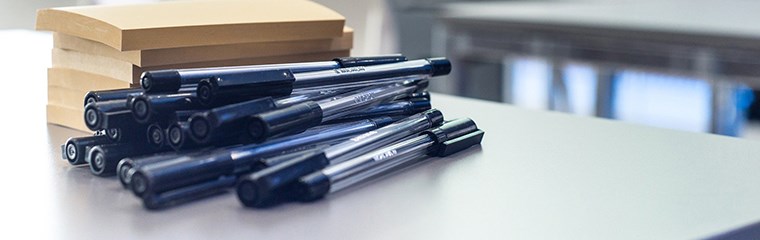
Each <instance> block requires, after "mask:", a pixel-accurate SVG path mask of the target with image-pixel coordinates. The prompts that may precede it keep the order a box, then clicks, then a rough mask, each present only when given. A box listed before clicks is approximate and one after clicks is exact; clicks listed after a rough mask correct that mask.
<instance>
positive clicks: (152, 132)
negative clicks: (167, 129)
mask: <svg viewBox="0 0 760 240" xmlns="http://www.w3.org/2000/svg"><path fill="white" fill-rule="evenodd" d="M146 133H147V140H148V146H150V147H152V148H153V149H156V150H158V149H160V148H161V147H162V146H164V143H165V142H166V134H164V129H163V128H161V125H159V124H158V123H153V124H151V125H148V129H147V132H146Z"/></svg>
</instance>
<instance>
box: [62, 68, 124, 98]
mask: <svg viewBox="0 0 760 240" xmlns="http://www.w3.org/2000/svg"><path fill="white" fill-rule="evenodd" d="M47 73H48V86H49V87H52V86H55V87H62V88H66V89H74V90H81V91H84V92H87V91H96V90H109V89H118V88H128V87H130V85H131V84H130V83H128V82H125V81H121V80H118V79H115V78H109V77H106V76H101V75H97V74H92V73H88V72H83V71H78V70H74V69H67V68H48V72H47ZM82 96H84V95H82ZM80 100H82V99H80Z"/></svg>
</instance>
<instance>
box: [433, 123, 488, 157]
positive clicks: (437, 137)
mask: <svg viewBox="0 0 760 240" xmlns="http://www.w3.org/2000/svg"><path fill="white" fill-rule="evenodd" d="M483 133H484V132H483V131H481V130H479V129H478V127H477V125H475V122H474V121H472V119H469V118H459V119H455V120H452V121H448V122H446V123H444V124H443V125H441V126H440V127H437V128H434V129H431V130H428V131H425V132H423V134H428V135H429V136H430V137H431V138H432V139H433V140H434V142H435V143H434V144H433V148H432V149H431V151H430V152H429V153H428V155H432V156H438V157H445V156H448V155H451V154H453V153H455V152H458V151H460V150H462V149H466V148H468V147H470V146H473V145H477V144H479V143H480V141H481V140H482V138H483Z"/></svg>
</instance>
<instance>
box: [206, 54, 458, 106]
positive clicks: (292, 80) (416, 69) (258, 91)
mask: <svg viewBox="0 0 760 240" xmlns="http://www.w3.org/2000/svg"><path fill="white" fill-rule="evenodd" d="M450 71H451V63H450V62H449V60H447V59H445V58H429V59H421V60H412V61H405V62H397V63H388V64H381V65H372V66H358V67H350V68H339V69H334V70H323V71H314V72H302V73H293V72H291V71H290V70H288V69H275V70H266V71H256V72H247V73H240V74H233V75H228V76H226V77H212V78H208V79H203V80H201V81H200V82H199V83H198V87H197V89H196V93H197V97H198V99H199V100H200V101H201V102H202V103H205V104H211V103H213V102H215V101H217V99H235V98H242V97H251V96H260V97H263V96H282V95H288V94H290V93H292V92H293V89H298V88H309V87H316V86H327V85H340V84H350V83H361V82H366V81H373V84H377V83H378V82H377V81H387V82H388V83H390V82H397V81H398V78H405V77H418V78H429V77H434V76H440V75H446V74H448V73H449V72H450Z"/></svg>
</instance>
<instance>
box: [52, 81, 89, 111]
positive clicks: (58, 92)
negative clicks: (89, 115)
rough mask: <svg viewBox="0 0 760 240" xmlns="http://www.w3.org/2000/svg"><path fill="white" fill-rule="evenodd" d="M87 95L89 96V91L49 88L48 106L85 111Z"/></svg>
mask: <svg viewBox="0 0 760 240" xmlns="http://www.w3.org/2000/svg"><path fill="white" fill-rule="evenodd" d="M85 94H87V90H79V89H68V88H64V87H58V86H48V104H54V105H57V106H64V107H70V108H76V109H84V95H85Z"/></svg>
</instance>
